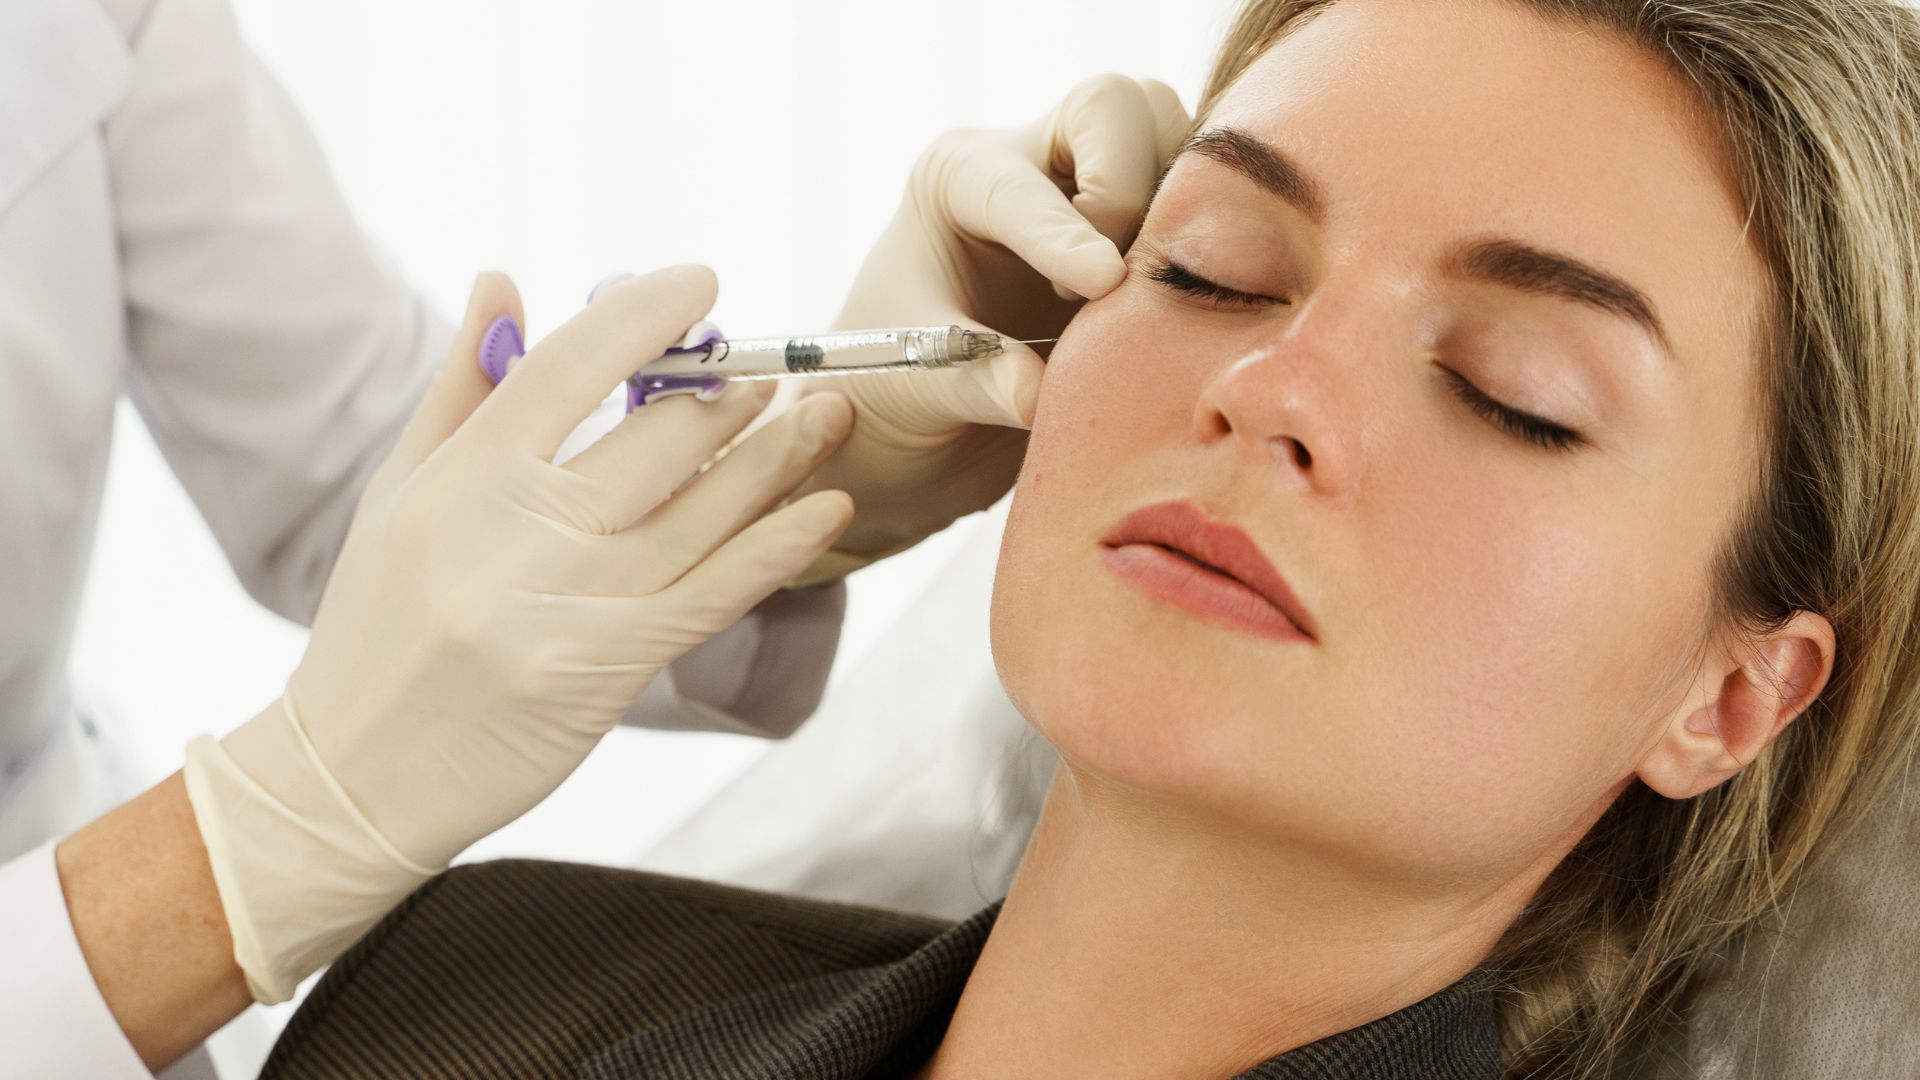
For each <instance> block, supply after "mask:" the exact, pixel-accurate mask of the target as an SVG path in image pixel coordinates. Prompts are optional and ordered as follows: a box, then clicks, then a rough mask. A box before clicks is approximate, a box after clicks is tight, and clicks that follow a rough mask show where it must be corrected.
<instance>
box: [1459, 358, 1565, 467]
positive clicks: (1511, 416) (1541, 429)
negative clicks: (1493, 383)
mask: <svg viewBox="0 0 1920 1080" xmlns="http://www.w3.org/2000/svg"><path fill="white" fill-rule="evenodd" d="M1440 370H1441V371H1442V372H1444V373H1445V374H1446V377H1447V385H1448V386H1449V387H1451V388H1452V390H1453V396H1455V397H1457V398H1459V399H1460V400H1461V401H1464V402H1466V403H1467V407H1468V408H1470V409H1472V410H1473V411H1474V412H1477V413H1479V414H1480V415H1481V416H1483V417H1485V418H1486V419H1488V420H1490V421H1492V422H1493V423H1494V424H1496V425H1498V426H1500V427H1502V428H1504V429H1506V430H1507V431H1508V432H1510V433H1512V434H1514V435H1517V436H1519V437H1520V438H1522V439H1525V440H1526V441H1527V442H1530V443H1532V444H1533V445H1535V446H1538V447H1540V448H1541V449H1544V450H1561V451H1565V450H1572V449H1575V448H1576V447H1578V446H1579V445H1580V443H1581V442H1582V441H1583V440H1582V439H1581V438H1580V433H1579V432H1577V431H1573V430H1571V429H1569V428H1564V427H1561V426H1560V425H1559V424H1556V423H1553V422H1552V421H1550V420H1542V419H1540V418H1539V417H1537V416H1534V415H1532V414H1531V413H1523V412H1521V411H1520V410H1518V409H1514V408H1509V407H1508V406H1505V405H1502V404H1500V403H1499V402H1497V401H1495V400H1493V399H1492V398H1490V397H1488V396H1487V395H1485V394H1483V393H1481V392H1480V388H1479V387H1477V386H1475V385H1473V384H1472V383H1470V382H1468V381H1467V380H1466V379H1465V378H1463V377H1462V376H1461V375H1460V373H1458V372H1456V371H1451V370H1449V369H1447V368H1441V369H1440Z"/></svg>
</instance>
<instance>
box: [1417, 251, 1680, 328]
mask: <svg viewBox="0 0 1920 1080" xmlns="http://www.w3.org/2000/svg"><path fill="white" fill-rule="evenodd" d="M1447 267H1448V269H1449V270H1450V271H1452V272H1453V273H1454V274H1456V275H1458V276H1460V277H1467V278H1475V279H1478V280H1480V281H1488V282H1492V283H1493V284H1496V285H1505V286H1506V287H1507V288H1510V289H1517V290H1519V291H1520V292H1524V293H1533V294H1535V295H1538V296H1553V297H1558V298H1560V299H1562V300H1571V301H1573V302H1574V303H1577V304H1584V305H1586V306H1587V307H1590V308H1594V309H1596V310H1599V311H1604V312H1606V313H1607V314H1609V315H1617V316H1619V317H1620V318H1623V319H1626V320H1627V321H1629V322H1631V323H1634V324H1635V325H1637V326H1639V327H1640V328H1641V329H1642V330H1645V331H1646V332H1647V333H1648V334H1650V335H1652V337H1653V339H1654V340H1655V341H1657V342H1659V343H1660V347H1661V348H1663V349H1666V350H1667V351H1668V352H1669V353H1671V352H1672V346H1671V344H1670V343H1669V342H1668V341H1667V331H1666V327H1665V326H1663V325H1661V322H1660V316H1659V315H1657V314H1655V313H1654V310H1653V304H1652V303H1651V302H1650V301H1649V300H1648V299H1647V298H1646V295H1645V294H1643V293H1642V292H1641V291H1640V290H1639V289H1636V288H1634V287H1633V286H1632V285H1629V284H1627V283H1626V282H1624V281H1622V280H1620V279H1619V278H1617V277H1615V276H1613V275H1612V274H1609V273H1607V272H1606V271H1604V270H1600V269H1597V268H1595V267H1592V266H1589V265H1587V264H1586V263H1583V262H1581V261H1580V260H1578V259H1575V258H1573V257H1571V256H1568V255H1561V254H1558V253H1556V252H1551V251H1542V250H1541V249H1539V248H1536V247H1532V246H1530V245H1527V244H1523V243H1520V242H1519V241H1517V240H1483V241H1480V242H1479V243H1474V244H1469V245H1467V246H1466V247H1464V248H1462V249H1461V250H1459V251H1458V252H1456V253H1455V254H1454V256H1453V257H1452V258H1450V259H1448V260H1447Z"/></svg>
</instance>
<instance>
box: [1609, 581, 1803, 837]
mask: <svg viewBox="0 0 1920 1080" xmlns="http://www.w3.org/2000/svg"><path fill="white" fill-rule="evenodd" d="M1833 649H1834V637H1833V626H1832V624H1830V623H1828V622H1827V620H1826V619H1825V618H1823V617H1821V616H1819V615H1816V614H1814V613H1812V612H1809V611H1799V612H1795V613H1794V615H1793V618H1791V619H1789V620H1788V621H1787V624H1786V625H1785V626H1782V627H1781V628H1780V629H1779V630H1776V631H1774V632H1773V633H1771V634H1768V635H1766V636H1765V637H1763V638H1761V639H1759V640H1758V641H1754V640H1751V639H1749V640H1746V641H1744V642H1742V643H1740V644H1738V645H1734V646H1731V647H1727V648H1723V649H1720V650H1716V654H1715V657H1714V659H1713V660H1712V661H1710V662H1709V663H1708V664H1707V666H1706V667H1705V668H1704V669H1703V671H1702V676H1703V677H1702V680H1701V682H1700V685H1699V688H1698V691H1697V692H1696V693H1695V694H1691V695H1689V696H1688V699H1687V701H1686V703H1685V704H1684V705H1683V706H1682V707H1681V708H1680V709H1679V710H1677V711H1676V712H1675V713H1674V714H1673V716H1672V717H1671V718H1670V719H1669V721H1668V725H1667V728H1666V730H1665V731H1664V732H1663V733H1662V734H1661V736H1660V740H1659V742H1657V743H1655V744H1654V746H1653V748H1652V749H1651V750H1649V751H1648V752H1647V754H1646V756H1645V757H1643V758H1642V759H1641V760H1640V765H1639V768H1638V770H1637V772H1638V775H1639V777H1640V779H1641V780H1642V781H1643V782H1644V783H1645V784H1646V785H1647V786H1648V787H1650V788H1652V789H1653V790H1655V791H1657V792H1659V793H1660V794H1662V795H1665V796H1666V797H1668V798H1670V799H1689V798H1692V797H1693V796H1695V795H1698V794H1700V793H1701V792H1703V791H1706V790H1708V789H1709V788H1712V787H1714V786H1715V785H1717V784H1720V783H1722V782H1724V781H1725V780H1727V779H1728V778H1729V777H1731V776H1733V775H1734V774H1735V773H1738V772H1739V771H1740V770H1741V769H1744V768H1746V767H1747V765H1748V763H1750V762H1752V761H1753V759H1754V758H1756V757H1758V756H1759V754H1760V751H1762V750H1765V749H1766V748H1767V746H1768V745H1769V744H1771V743H1772V742H1773V740H1774V739H1776V738H1778V737H1779V735H1780V733H1781V732H1782V731H1785V730H1786V727H1787V725H1788V724H1789V723H1792V722H1793V719H1794V718H1795V717H1797V716H1799V715H1800V713H1802V712H1803V711H1805V710H1806V707H1807V706H1808V705H1809V704H1811V703H1812V702H1813V699H1814V698H1815V697H1818V696H1819V694H1820V691H1821V690H1822V689H1824V688H1825V687H1826V685H1827V678H1828V676H1830V675H1831V674H1832V673H1833Z"/></svg>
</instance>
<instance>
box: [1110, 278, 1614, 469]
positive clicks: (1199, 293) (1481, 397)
mask: <svg viewBox="0 0 1920 1080" xmlns="http://www.w3.org/2000/svg"><path fill="white" fill-rule="evenodd" d="M1146 273H1147V278H1148V279H1149V280H1151V281H1154V282H1157V283H1159V284H1161V285H1164V286H1166V287H1167V288H1169V289H1173V290H1174V291H1176V292H1181V293H1185V294H1187V295H1188V296H1194V297H1198V298H1200V299H1202V300H1210V301H1213V302H1214V303H1217V304H1222V305H1230V306H1233V307H1238V308H1251V307H1262V306H1265V305H1268V304H1277V303H1281V302H1282V301H1279V300H1275V299H1274V298H1272V297H1270V296H1259V295H1257V294H1254V293H1248V292H1241V291H1240V290H1239V289H1232V288H1228V287H1227V286H1225V285H1222V284H1220V283H1219V282H1217V281H1209V280H1208V279H1206V278H1203V277H1201V276H1200V275H1199V274H1196V273H1194V272H1193V271H1191V270H1189V269H1187V268H1186V267H1184V266H1181V265H1180V264H1179V263H1176V262H1173V261H1172V260H1164V261H1161V262H1158V263H1156V264H1154V265H1153V266H1151V267H1148V269H1147V272H1146ZM1441 370H1442V371H1443V372H1445V374H1446V377H1447V385H1448V387H1449V388H1450V389H1451V390H1452V391H1453V394H1454V396H1455V397H1457V398H1459V399H1460V400H1461V401H1462V402H1465V403H1466V405H1467V407H1468V408H1470V409H1472V410H1473V411H1474V412H1476V413H1478V414H1480V416H1481V417H1482V418H1484V419H1486V420H1487V421H1489V422H1491V423H1493V424H1494V425H1495V426H1497V427H1499V428H1501V429H1502V430H1504V431H1506V432H1508V433H1509V434H1512V435H1514V436H1517V437H1519V438H1521V439H1524V440H1525V441H1527V442H1529V443H1532V444H1533V445H1535V446H1538V447H1540V448H1542V449H1545V450H1558V451H1567V450H1572V449H1574V448H1576V447H1578V446H1579V445H1580V444H1581V442H1583V441H1584V440H1582V439H1581V437H1580V433H1579V432H1577V431H1573V430H1571V429H1569V428H1566V427H1562V426H1561V425H1559V424H1556V423H1553V422H1552V421H1550V420H1542V419H1541V418H1539V417H1537V416H1534V415H1532V414H1531V413H1524V412H1521V411H1520V410H1518V409H1514V408H1511V407H1509V406H1506V405H1502V404H1500V403H1499V402H1497V401H1495V400H1493V399H1492V398H1490V397H1488V396H1487V395H1486V394H1484V393H1482V392H1481V390H1480V388H1479V387H1477V386H1475V385H1473V384H1472V383H1471V382H1468V381H1467V380H1466V379H1465V378H1464V377H1463V376H1461V375H1460V374H1459V373H1458V372H1456V371H1452V370H1449V369H1446V368H1442V369H1441Z"/></svg>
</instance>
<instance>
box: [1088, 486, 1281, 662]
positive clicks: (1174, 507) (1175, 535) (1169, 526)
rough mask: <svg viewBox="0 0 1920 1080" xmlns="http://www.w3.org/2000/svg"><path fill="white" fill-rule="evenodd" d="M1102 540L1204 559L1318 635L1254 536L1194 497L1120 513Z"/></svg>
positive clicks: (1209, 564) (1204, 561) (1109, 545)
mask: <svg viewBox="0 0 1920 1080" xmlns="http://www.w3.org/2000/svg"><path fill="white" fill-rule="evenodd" d="M1101 543H1103V544H1105V545H1107V546H1108V547H1119V546H1121V545H1123V544H1158V545H1160V546H1161V547H1164V548H1168V549H1171V550H1172V551H1174V552H1177V553H1179V554H1182V555H1185V556H1187V557H1189V558H1191V559H1194V560H1197V561H1198V562H1201V563H1204V564H1205V565H1207V566H1208V567H1210V568H1212V569H1214V570H1217V571H1219V572H1220V573H1222V574H1225V575H1226V576H1228V577H1230V578H1233V579H1234V580H1236V581H1238V582H1239V583H1240V584H1242V585H1245V586H1246V587H1247V588H1249V589H1252V590H1253V591H1254V592H1256V593H1259V594H1260V595H1261V596H1263V597H1265V598H1266V599H1267V601H1268V602H1269V603H1271V604H1272V605H1273V606H1274V607H1276V608H1279V609H1280V612H1281V614H1283V615H1285V616H1286V617H1287V618H1288V620H1290V621H1291V622H1292V623H1293V625H1294V626H1296V627H1298V628H1299V630H1300V632H1301V633H1303V634H1305V635H1307V636H1308V637H1310V638H1317V637H1318V634H1317V633H1316V632H1315V629H1314V625H1313V620H1312V619H1311V618H1310V617H1309V616H1308V615H1307V609H1306V608H1305V607H1304V606H1303V605H1302V604H1301V603H1300V598H1299V597H1297V596H1295V595H1294V594H1293V590H1292V589H1291V588H1289V587H1288V586H1287V579H1286V578H1284V577H1282V576H1281V575H1280V571H1279V570H1278V569H1277V568H1275V566H1274V565H1273V562H1272V560H1270V559H1268V558H1267V556H1266V554H1265V553H1264V552H1262V551H1261V550H1260V545H1259V544H1257V543H1255V542H1254V539H1253V537H1251V536H1249V535H1247V531H1246V530H1245V529H1242V528H1241V527H1240V526H1238V525H1234V524H1232V523H1230V522H1225V521H1215V520H1214V519H1212V518H1210V517H1208V516H1207V515H1206V512H1205V511H1203V510H1201V509H1200V508H1199V507H1198V506H1195V505H1194V504H1193V503H1190V502H1187V501H1185V500H1177V501H1173V502H1161V503H1154V504H1152V505H1150V506H1143V507H1141V508H1140V509H1138V510H1135V511H1133V512H1132V513H1130V514H1128V515H1127V516H1126V517H1124V518H1121V519H1120V522H1119V524H1117V525H1115V526H1114V527H1113V528H1112V529H1111V530H1109V531H1108V532H1107V535H1106V537H1105V538H1104V539H1102V540H1101Z"/></svg>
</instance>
